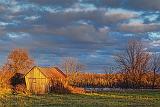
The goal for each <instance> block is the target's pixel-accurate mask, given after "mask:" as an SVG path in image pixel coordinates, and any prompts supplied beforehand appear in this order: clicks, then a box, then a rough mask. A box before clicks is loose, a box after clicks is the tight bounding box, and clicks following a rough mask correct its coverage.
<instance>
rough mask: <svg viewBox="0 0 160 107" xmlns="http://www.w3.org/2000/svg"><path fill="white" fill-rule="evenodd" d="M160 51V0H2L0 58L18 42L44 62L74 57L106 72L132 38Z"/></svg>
mask: <svg viewBox="0 0 160 107" xmlns="http://www.w3.org/2000/svg"><path fill="white" fill-rule="evenodd" d="M132 38H135V39H138V40H142V41H143V42H144V43H145V44H146V47H147V49H148V50H149V51H152V52H159V51H160V0H0V60H1V61H0V64H1V65H2V64H3V63H5V61H6V57H7V55H8V53H9V52H10V50H12V49H13V48H25V49H28V50H29V52H30V55H31V57H32V58H33V59H35V61H36V64H37V65H39V66H53V65H54V66H56V65H59V64H60V63H61V60H62V59H63V58H65V57H75V58H77V59H79V61H80V62H81V63H83V64H84V65H86V69H85V71H87V72H97V73H103V72H104V70H103V68H104V66H107V67H110V66H114V65H115V62H114V55H115V54H116V53H119V52H122V51H123V50H124V47H125V45H126V44H127V41H128V40H129V39H132Z"/></svg>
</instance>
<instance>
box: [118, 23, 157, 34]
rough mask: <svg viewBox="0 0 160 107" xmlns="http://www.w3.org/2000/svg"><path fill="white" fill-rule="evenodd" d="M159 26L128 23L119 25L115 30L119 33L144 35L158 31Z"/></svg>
mask: <svg viewBox="0 0 160 107" xmlns="http://www.w3.org/2000/svg"><path fill="white" fill-rule="evenodd" d="M159 29H160V24H159V23H150V24H144V23H128V24H120V25H119V26H118V28H117V30H118V31H120V32H127V33H146V32H153V31H159Z"/></svg>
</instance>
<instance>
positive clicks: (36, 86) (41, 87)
mask: <svg viewBox="0 0 160 107" xmlns="http://www.w3.org/2000/svg"><path fill="white" fill-rule="evenodd" d="M29 83H30V91H31V92H32V93H35V94H44V93H45V92H46V90H45V83H44V79H43V78H29Z"/></svg>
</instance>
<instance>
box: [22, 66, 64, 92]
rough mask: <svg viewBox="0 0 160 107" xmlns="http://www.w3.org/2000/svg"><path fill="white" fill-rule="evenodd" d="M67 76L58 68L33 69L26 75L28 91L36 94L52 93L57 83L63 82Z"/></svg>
mask: <svg viewBox="0 0 160 107" xmlns="http://www.w3.org/2000/svg"><path fill="white" fill-rule="evenodd" d="M65 78H66V75H65V74H64V73H63V72H62V71H61V70H60V69H58V68H57V67H37V66H35V67H33V68H32V69H31V70H30V71H29V72H27V73H26V74H25V82H26V87H27V90H29V91H30V92H32V93H35V94H44V93H48V92H50V91H51V89H52V86H53V84H55V82H57V81H59V82H61V83H62V82H63V81H64V80H65Z"/></svg>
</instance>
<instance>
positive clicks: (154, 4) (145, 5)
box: [127, 0, 160, 11]
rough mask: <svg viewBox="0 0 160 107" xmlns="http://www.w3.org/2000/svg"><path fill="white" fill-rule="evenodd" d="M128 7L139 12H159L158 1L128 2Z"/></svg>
mask: <svg viewBox="0 0 160 107" xmlns="http://www.w3.org/2000/svg"><path fill="white" fill-rule="evenodd" d="M127 3H128V7H129V6H130V8H134V9H141V10H152V11H154V10H160V0H154V1H152V0H128V1H127Z"/></svg>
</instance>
